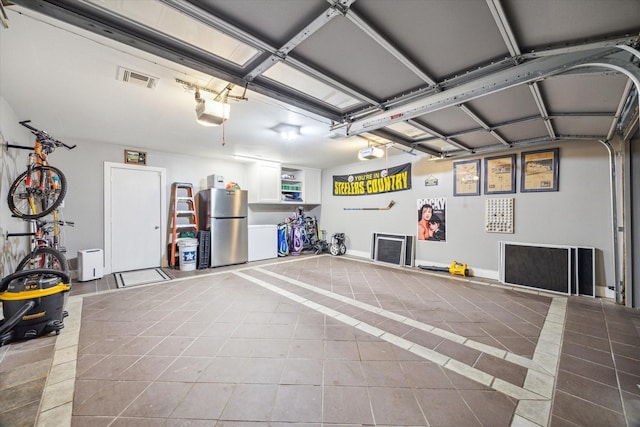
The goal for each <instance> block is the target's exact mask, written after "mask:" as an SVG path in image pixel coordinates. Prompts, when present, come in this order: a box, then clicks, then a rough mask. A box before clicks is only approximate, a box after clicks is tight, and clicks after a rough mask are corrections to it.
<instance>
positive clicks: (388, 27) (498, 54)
mask: <svg viewBox="0 0 640 427" xmlns="http://www.w3.org/2000/svg"><path fill="white" fill-rule="evenodd" d="M352 9H353V10H354V11H355V12H356V13H358V14H360V15H361V16H362V17H363V18H365V19H367V20H368V21H370V23H371V24H372V25H373V26H374V27H376V28H378V29H380V30H381V32H382V33H383V34H384V35H385V36H386V37H388V38H389V39H390V40H391V41H392V42H393V43H395V44H396V45H398V46H400V47H401V49H402V50H403V51H404V52H405V53H406V54H407V55H408V56H409V57H410V58H412V59H413V60H414V61H415V62H416V63H417V64H418V65H419V66H420V67H422V68H423V70H424V71H425V72H426V73H427V74H430V75H431V76H432V77H434V78H435V79H436V80H442V79H444V78H447V77H450V76H453V75H455V74H459V73H463V72H465V71H467V70H470V69H472V68H474V67H475V66H479V65H486V64H488V63H489V61H491V60H493V59H495V58H500V59H502V58H504V57H506V56H508V55H509V54H508V52H507V49H506V47H505V45H504V43H503V42H502V39H501V37H500V32H499V31H498V28H497V27H496V26H495V23H494V21H493V18H492V17H491V12H490V11H489V9H488V8H487V6H486V3H485V2H483V1H477V0H456V1H445V2H442V1H415V0H394V1H388V0H366V1H358V2H356V3H354V5H353V7H352ZM478 34H482V37H478Z"/></svg>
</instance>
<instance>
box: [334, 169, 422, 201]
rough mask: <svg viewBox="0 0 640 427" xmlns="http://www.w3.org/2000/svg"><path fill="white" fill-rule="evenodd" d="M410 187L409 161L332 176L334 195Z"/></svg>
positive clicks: (368, 192) (387, 191) (385, 191)
mask: <svg viewBox="0 0 640 427" xmlns="http://www.w3.org/2000/svg"><path fill="white" fill-rule="evenodd" d="M410 189H411V163H406V164H404V165H400V166H394V167H391V168H389V169H381V170H376V171H370V172H362V173H357V174H351V175H334V176H333V195H334V196H362V195H365V194H380V193H391V192H394V191H403V190H410Z"/></svg>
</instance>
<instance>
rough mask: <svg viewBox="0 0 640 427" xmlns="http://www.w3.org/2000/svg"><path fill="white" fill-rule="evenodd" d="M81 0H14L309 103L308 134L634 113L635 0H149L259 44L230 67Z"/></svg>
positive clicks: (528, 131)
mask: <svg viewBox="0 0 640 427" xmlns="http://www.w3.org/2000/svg"><path fill="white" fill-rule="evenodd" d="M88 1H89V2H88ZM91 1H92V0H14V1H13V2H14V3H16V4H18V5H20V6H23V7H25V8H28V9H32V10H34V11H37V13H41V14H45V15H48V16H49V17H51V18H53V19H57V20H61V21H64V22H65V23H68V24H71V25H74V26H77V27H80V28H82V29H84V30H87V31H90V32H93V33H95V34H98V35H99V36H100V37H107V38H109V39H111V41H113V42H114V43H116V44H117V43H122V44H125V45H127V46H128V47H135V48H137V49H139V50H140V51H143V52H144V53H145V54H150V55H155V56H157V57H159V58H160V59H163V60H168V61H171V62H173V63H175V64H179V65H181V66H183V67H188V68H189V69H191V70H193V72H191V73H190V74H189V77H190V78H191V79H194V78H197V79H198V81H201V77H196V76H198V75H200V76H201V75H202V74H205V75H208V76H211V80H208V81H214V79H220V80H222V81H225V82H229V83H231V84H232V85H235V86H236V88H237V89H247V90H248V91H249V92H250V93H251V92H253V93H258V94H261V95H265V96H267V97H270V98H272V99H275V100H278V101H279V102H283V103H286V104H287V105H290V106H292V107H295V108H298V109H301V110H304V111H306V112H309V113H312V114H316V115H318V116H320V117H321V118H322V119H320V120H319V121H318V126H326V128H325V129H318V130H314V134H315V135H336V134H337V135H343V136H355V135H359V134H363V133H370V134H375V135H378V136H381V137H384V138H387V139H388V140H390V141H392V142H394V143H397V144H402V145H405V146H406V147H408V149H410V150H416V151H422V152H424V153H427V154H432V155H436V156H443V155H446V156H458V157H459V156H465V155H470V154H473V153H474V152H480V151H481V150H485V151H488V150H495V149H503V148H504V147H510V146H513V144H515V143H520V142H521V143H527V144H535V143H544V142H548V141H552V140H556V139H558V140H559V141H561V140H563V139H566V138H567V137H569V136H572V135H573V136H574V137H576V138H583V137H589V136H591V137H598V138H600V135H602V134H605V133H606V134H607V135H608V137H611V134H612V133H613V132H614V131H615V130H616V127H615V124H616V120H617V118H618V117H622V120H623V121H625V120H627V121H628V120H631V119H630V118H631V117H637V116H633V115H632V114H625V115H622V114H621V112H622V109H623V107H624V105H625V103H626V102H628V100H629V97H630V88H631V86H632V85H631V84H630V83H629V82H631V80H630V79H629V78H628V77H627V76H630V77H631V76H633V78H634V79H635V81H638V80H639V78H638V76H640V71H639V70H638V64H639V63H640V53H638V51H637V49H638V48H639V47H640V20H639V19H638V17H640V1H639V0H611V1H604V0H602V1H599V0H562V1H561V0H535V1H533V0H485V1H480V0H455V1H453V0H423V1H418V0H306V1H292V0H157V1H160V2H161V3H162V5H163V6H164V7H165V8H172V9H175V11H177V12H179V13H183V14H186V15H188V16H190V17H193V18H195V19H198V20H199V21H200V22H202V23H203V24H204V25H207V26H210V27H211V29H214V30H215V31H218V32H222V33H224V34H226V35H228V36H229V37H232V38H234V39H236V40H239V41H241V42H242V43H244V44H245V45H248V46H251V47H252V48H254V49H256V50H257V51H258V52H261V53H260V54H259V55H257V56H256V57H254V58H253V59H252V60H251V61H249V63H247V64H244V63H243V65H240V66H239V65H238V64H234V63H232V62H230V59H232V58H231V52H229V54H228V55H227V56H228V57H221V56H220V55H221V54H220V53H217V54H216V53H212V52H211V51H207V49H199V48H195V47H194V46H191V45H189V44H188V43H185V42H184V40H182V39H181V38H180V37H178V38H176V37H169V36H167V34H163V33H162V32H161V31H159V30H158V28H155V27H154V26H153V25H151V26H149V25H143V24H142V23H141V22H137V21H136V19H135V18H134V19H123V18H122V17H118V16H112V14H109V13H105V11H104V10H101V9H100V8H98V7H96V6H95V5H94V4H92V3H90V2H91ZM121 1H122V0H100V2H107V3H109V2H110V3H112V4H113V5H117V4H118V3H120V2H121ZM146 1H147V2H149V3H150V4H153V1H154V0H146ZM171 15H175V13H173V12H172V13H171ZM139 20H140V21H144V19H142V18H139ZM178 21H179V20H178ZM175 25H176V26H179V25H180V24H179V23H176V24H175ZM192 30H193V31H196V30H194V29H192ZM170 34H173V32H170ZM620 46H622V47H620ZM114 50H115V51H120V50H121V48H118V47H117V46H116V47H115V49H114ZM231 50H232V49H231ZM216 55H218V56H216ZM134 56H135V55H134ZM3 57H4V55H3ZM156 62H157V61H153V60H152V61H150V63H156ZM168 68H169V69H171V68H173V67H168ZM150 73H151V74H153V73H152V72H150ZM157 73H158V74H157V75H160V74H162V75H165V74H166V70H158V71H157ZM619 73H626V76H625V75H623V74H619ZM185 78H186V77H185ZM170 80H175V78H174V79H170ZM190 81H191V80H190ZM205 81H207V80H205ZM160 89H161V88H160ZM140 110H144V109H140ZM238 110H239V108H238ZM614 116H615V117H616V119H614ZM625 118H626V119H625ZM140 121H141V122H142V120H140ZM623 125H625V124H624V123H623ZM411 127H414V128H415V129H412V128H411ZM607 130H608V131H607ZM427 135H430V136H427ZM247 138H249V136H248V135H247V136H246V137H244V138H240V139H247ZM343 141H344V143H345V144H347V143H348V141H349V139H348V138H344V139H343ZM416 141H419V142H418V143H416ZM321 142H322V141H320V140H319V141H318V144H320V143H321ZM331 142H335V138H333V137H332V138H331ZM287 152H288V153H289V152H290V151H287ZM336 161H337V162H338V163H340V162H343V161H344V160H343V159H342V158H340V159H336Z"/></svg>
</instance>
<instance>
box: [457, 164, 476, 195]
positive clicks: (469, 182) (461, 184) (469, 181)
mask: <svg viewBox="0 0 640 427" xmlns="http://www.w3.org/2000/svg"><path fill="white" fill-rule="evenodd" d="M453 195H454V196H479V195H480V160H479V159H478V160H463V161H459V162H453Z"/></svg>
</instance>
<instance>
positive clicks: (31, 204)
mask: <svg viewBox="0 0 640 427" xmlns="http://www.w3.org/2000/svg"><path fill="white" fill-rule="evenodd" d="M27 175H29V176H27ZM66 194H67V178H66V177H65V176H64V174H63V173H62V171H60V169H58V168H55V167H53V166H36V167H34V168H33V169H31V172H30V173H29V171H25V172H23V173H22V174H21V175H20V176H19V177H18V178H16V180H15V181H13V184H11V187H10V188H9V194H8V197H7V201H8V202H9V209H10V210H11V212H13V214H14V215H15V216H17V217H18V218H22V219H36V218H42V217H43V216H46V215H49V214H50V213H51V212H53V211H54V210H55V209H56V208H57V207H58V206H60V204H61V203H62V201H63V200H64V196H65V195H66Z"/></svg>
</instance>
